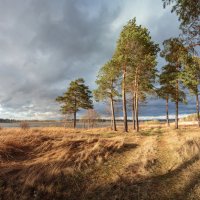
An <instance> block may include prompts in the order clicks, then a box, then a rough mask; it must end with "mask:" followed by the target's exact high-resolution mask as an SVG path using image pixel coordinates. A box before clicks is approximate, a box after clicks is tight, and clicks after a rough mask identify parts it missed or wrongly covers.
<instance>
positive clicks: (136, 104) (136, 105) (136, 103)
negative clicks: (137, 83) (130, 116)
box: [135, 94, 139, 132]
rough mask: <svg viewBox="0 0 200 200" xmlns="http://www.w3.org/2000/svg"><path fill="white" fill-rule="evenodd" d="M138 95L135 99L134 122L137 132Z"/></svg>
mask: <svg viewBox="0 0 200 200" xmlns="http://www.w3.org/2000/svg"><path fill="white" fill-rule="evenodd" d="M138 112H139V111H138V94H136V98H135V120H136V131H137V132H139V120H138Z"/></svg>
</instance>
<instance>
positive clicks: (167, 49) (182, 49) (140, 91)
mask: <svg viewBox="0 0 200 200" xmlns="http://www.w3.org/2000/svg"><path fill="white" fill-rule="evenodd" d="M163 2H164V7H166V6H167V5H169V4H171V3H172V2H173V3H174V4H173V8H172V12H174V11H175V12H176V13H177V15H178V16H179V20H180V21H181V26H180V28H181V30H182V35H181V36H180V37H179V38H170V39H167V40H165V41H164V42H163V48H162V51H161V52H160V48H159V45H158V44H155V43H154V41H153V40H152V38H151V36H150V32H149V31H148V29H147V28H145V27H143V26H141V25H137V23H136V19H135V18H134V19H133V20H130V21H129V22H128V23H127V25H125V26H124V27H123V30H122V31H121V34H120V37H119V39H118V41H117V45H116V49H115V51H114V53H113V56H112V58H111V59H110V60H109V61H108V62H107V63H106V64H105V65H104V66H103V67H101V69H100V71H99V73H98V76H97V80H96V84H97V89H96V90H94V91H93V94H94V97H95V99H96V101H103V100H109V101H110V105H111V114H112V128H113V130H116V120H115V106H114V104H115V101H116V100H119V99H121V100H122V105H123V121H124V131H125V132H127V131H128V120H127V95H129V96H131V105H132V119H133V128H134V129H135V130H136V131H139V120H138V117H139V105H140V103H141V102H144V101H146V99H147V96H148V95H157V96H158V97H160V98H163V99H165V100H166V120H167V124H168V125H169V117H168V115H169V114H168V103H169V101H172V102H174V103H175V105H176V118H175V127H176V128H178V113H179V102H186V94H185V88H187V89H188V90H189V91H190V93H191V94H192V95H195V96H196V110H197V119H198V124H199V126H200V116H199V84H200V58H199V57H197V56H196V54H195V49H194V47H196V46H199V45H200V41H199V36H200V25H199V20H200V5H199V4H200V3H199V0H177V1H172V0H163ZM194 2H195V3H196V5H194V4H195V3H194ZM192 5H193V7H192ZM198 5H199V6H198ZM159 52H160V56H161V57H163V58H164V59H165V60H166V65H165V66H163V67H162V69H161V72H159V71H158V70H157V68H156V66H157V61H156V60H157V56H158V53H159ZM155 83H159V85H160V87H159V88H156V87H155ZM56 100H57V101H59V102H60V103H62V107H61V111H62V113H63V114H66V113H73V114H74V127H76V113H77V111H78V110H79V109H80V108H83V109H91V108H93V104H92V92H91V91H90V90H89V88H88V86H86V85H85V84H84V80H83V79H78V80H75V81H72V82H71V84H70V87H69V88H68V90H67V92H66V93H65V94H64V95H63V96H60V97H58V98H57V99H56Z"/></svg>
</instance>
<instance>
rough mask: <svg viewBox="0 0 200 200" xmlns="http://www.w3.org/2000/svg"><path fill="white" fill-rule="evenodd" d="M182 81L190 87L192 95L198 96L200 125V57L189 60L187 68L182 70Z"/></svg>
mask: <svg viewBox="0 0 200 200" xmlns="http://www.w3.org/2000/svg"><path fill="white" fill-rule="evenodd" d="M182 81H183V83H184V85H185V86H186V87H187V88H188V89H189V91H190V93H191V94H192V95H195V97H196V113H197V121H198V126H199V127H200V115H199V85H200V58H199V57H195V56H193V57H190V58H189V59H188V60H187V63H186V65H185V68H184V70H183V72H182Z"/></svg>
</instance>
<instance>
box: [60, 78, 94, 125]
mask: <svg viewBox="0 0 200 200" xmlns="http://www.w3.org/2000/svg"><path fill="white" fill-rule="evenodd" d="M91 98H92V93H91V91H90V90H89V88H88V86H86V85H85V81H84V79H82V78H80V79H77V80H75V81H72V82H71V83H70V86H69V88H68V89H67V91H66V92H65V93H64V94H63V96H58V97H57V98H56V101H58V102H59V103H61V104H62V106H61V112H62V114H69V113H70V114H73V115H74V118H73V121H74V128H76V114H77V112H78V111H79V110H80V109H81V108H82V109H92V108H93V102H92V100H91Z"/></svg>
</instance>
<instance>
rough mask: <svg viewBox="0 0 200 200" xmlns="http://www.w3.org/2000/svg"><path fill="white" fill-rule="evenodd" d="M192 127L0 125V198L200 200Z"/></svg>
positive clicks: (197, 143)
mask: <svg viewBox="0 0 200 200" xmlns="http://www.w3.org/2000/svg"><path fill="white" fill-rule="evenodd" d="M199 153H200V131H199V129H198V128H195V127H184V126H182V127H181V128H180V130H174V129H173V128H166V127H165V126H163V125H160V124H158V125H157V126H153V127H152V126H151V125H149V126H147V125H146V126H142V130H141V131H140V133H135V132H134V131H130V132H129V133H128V134H126V133H123V131H122V130H120V129H119V131H118V132H112V131H110V130H109V129H108V128H99V129H91V130H81V129H77V130H74V129H64V128H40V129H37V128H31V129H27V130H22V129H6V128H5V129H1V130H0V167H1V171H0V199H2V200H4V199H5V200H7V199H11V200H12V199H13V200H15V199H20V200H21V199H22V200H23V199H27V200H28V199H35V200H36V199H38V200H39V199H42V200H43V199H44V200H45V199H49V200H50V199H55V200H57V199H59V200H62V199H63V200H64V199H72V200H73V199H74V200H75V199H76V200H77V199H95V200H96V199H112V200H113V199H188V200H189V199H200V196H199V194H200V182H199V178H200V161H199Z"/></svg>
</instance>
